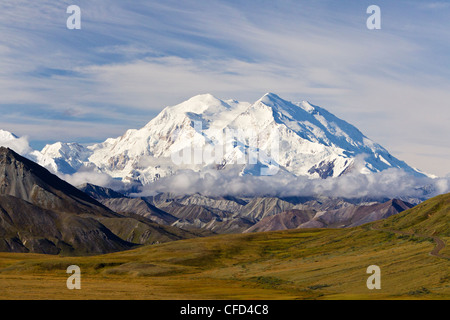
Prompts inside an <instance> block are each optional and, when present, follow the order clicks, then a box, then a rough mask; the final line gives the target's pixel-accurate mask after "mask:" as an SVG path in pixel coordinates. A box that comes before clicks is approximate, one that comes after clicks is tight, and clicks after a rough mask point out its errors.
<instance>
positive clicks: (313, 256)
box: [0, 225, 450, 299]
mask: <svg viewBox="0 0 450 320" xmlns="http://www.w3.org/2000/svg"><path fill="white" fill-rule="evenodd" d="M442 239H443V240H444V241H445V242H446V243H447V244H448V243H449V237H443V238H442ZM433 247H434V243H433V242H432V241H431V240H430V239H427V238H418V237H413V236H405V235H398V234H393V233H390V232H385V231H377V230H373V229H372V228H371V227H370V225H366V226H363V227H359V228H353V229H336V230H333V229H326V230H324V229H321V230H319V229H317V230H289V231H279V232H266V233H256V234H238V235H222V236H214V237H208V238H197V239H189V240H182V241H176V242H171V243H165V244H159V245H153V246H144V247H141V248H138V249H135V250H130V251H125V252H120V253H114V254H107V255H101V256H91V257H60V256H47V255H37V254H12V253H0V299H449V298H450V261H449V260H448V259H444V258H438V257H433V256H430V255H429V252H430V251H431V250H432V249H433ZM447 249H448V246H447V247H446V248H445V251H446V252H447V253H448V250H447ZM72 264H75V265H78V266H79V267H80V268H81V290H68V289H67V287H66V280H67V277H68V276H69V275H67V274H66V268H67V267H68V266H69V265H72ZM373 264H375V265H378V266H379V267H380V268H381V290H369V289H367V287H366V280H367V278H368V277H369V274H366V269H367V267H368V266H369V265H373Z"/></svg>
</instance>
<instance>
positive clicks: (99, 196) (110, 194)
mask: <svg viewBox="0 0 450 320" xmlns="http://www.w3.org/2000/svg"><path fill="white" fill-rule="evenodd" d="M77 188H78V189H79V190H80V191H83V192H84V193H86V194H87V195H89V196H90V197H91V198H94V199H96V200H103V199H117V198H126V196H125V195H124V194H122V193H120V192H117V191H114V190H113V189H110V188H104V187H100V186H96V185H94V184H91V183H85V184H83V185H81V186H78V187H77Z"/></svg>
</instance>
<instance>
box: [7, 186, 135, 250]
mask: <svg viewBox="0 0 450 320" xmlns="http://www.w3.org/2000/svg"><path fill="white" fill-rule="evenodd" d="M133 246H134V245H133V244H132V243H128V242H126V241H124V240H122V239H120V238H119V237H118V236H116V235H115V234H113V233H112V232H111V231H110V230H109V229H108V228H106V227H105V226H104V225H102V224H101V223H100V222H98V221H97V220H96V219H94V218H93V217H89V216H80V215H78V214H70V213H65V212H56V211H53V210H48V209H43V208H41V207H38V206H35V205H33V204H31V203H29V202H27V201H25V200H22V199H19V198H16V197H13V196H9V195H0V251H11V252H34V253H45V254H59V253H62V254H65V255H86V254H102V253H107V252H115V251H121V250H127V249H130V248H132V247H133Z"/></svg>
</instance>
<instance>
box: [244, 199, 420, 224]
mask: <svg viewBox="0 0 450 320" xmlns="http://www.w3.org/2000/svg"><path fill="white" fill-rule="evenodd" d="M412 207H413V205H412V204H410V203H407V202H403V201H401V200H398V199H393V200H389V201H387V202H384V203H376V204H371V205H348V206H345V207H342V208H340V209H335V210H327V211H315V210H298V209H292V210H288V211H284V212H281V213H278V214H276V215H274V216H269V217H266V218H264V219H262V220H261V221H259V222H258V223H256V224H255V225H254V226H252V227H251V228H249V229H247V230H246V231H245V232H260V231H275V230H285V229H296V228H346V227H355V226H359V225H362V224H364V223H368V222H372V221H376V220H381V219H385V218H388V217H390V216H392V215H394V214H397V213H400V212H402V211H404V210H407V209H409V208H412Z"/></svg>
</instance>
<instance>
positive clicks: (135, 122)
mask: <svg viewBox="0 0 450 320" xmlns="http://www.w3.org/2000/svg"><path fill="white" fill-rule="evenodd" d="M72 4H76V5H78V6H79V7H80V8H81V15H82V16H81V27H82V29H81V30H68V29H67V28H66V20H67V18H68V16H69V14H67V13H66V8H67V7H68V6H69V5H72ZM371 4H376V5H378V6H379V7H380V8H381V19H382V22H381V27H382V29H381V30H368V29H367V28H366V20H367V18H368V16H369V15H368V14H367V13H366V9H367V7H368V6H369V5H371ZM448 17H450V1H345V0H344V1H320V0H316V1H313V0H310V1H298V0H292V1H288V0H277V1H268V0H246V1H244V0H240V1H237V0H234V1H218V0H208V1H206V0H203V1H200V0H195V1H191V0H184V1H141V0H136V1H120V0H108V1H106V0H97V1H76V0H71V1H45V0H43V1H29V0H27V1H23V0H4V1H2V2H1V3H0V113H1V117H0V128H1V129H4V130H8V131H11V132H14V133H15V134H16V135H19V136H22V135H26V136H28V138H29V140H30V141H31V143H32V145H33V146H34V147H37V148H41V147H42V146H43V145H44V144H45V143H48V142H54V141H61V140H62V141H67V142H70V141H77V142H82V143H89V142H99V141H103V140H104V139H106V138H108V137H116V136H119V135H121V134H123V133H124V131H125V130H126V129H129V128H139V127H142V126H144V125H145V124H146V123H147V122H148V121H150V120H151V119H152V118H153V117H154V116H155V115H156V114H157V113H158V112H159V111H160V110H162V109H163V108H164V107H165V106H167V105H174V104H177V103H179V102H182V101H184V100H186V99H188V98H189V97H191V96H194V95H196V94H201V93H207V92H208V93H212V94H214V95H215V96H217V97H219V98H223V99H231V98H233V99H237V100H243V101H249V102H253V101H255V100H257V99H258V98H260V97H261V96H262V95H263V94H264V93H266V92H275V93H277V94H278V95H280V96H281V97H283V98H285V99H288V100H293V101H300V100H308V101H310V102H311V103H314V104H316V105H319V106H321V107H323V108H325V109H327V110H329V111H330V112H332V113H334V114H335V115H337V116H338V117H340V118H342V119H344V120H346V121H348V122H350V123H352V124H354V125H355V126H357V127H358V128H359V129H360V130H361V131H362V132H363V133H364V134H366V135H367V136H368V137H370V138H371V139H373V140H375V141H376V142H378V143H380V144H381V145H382V146H384V147H385V148H387V149H388V150H389V151H390V152H391V153H392V154H394V155H395V156H397V157H398V158H400V159H402V160H405V161H406V162H407V163H408V164H410V165H412V166H414V167H417V168H419V169H422V170H425V171H427V172H430V173H434V174H438V175H445V174H447V173H448V172H449V171H450V168H449V159H450V142H449V141H450V140H449V136H450V126H449V120H450V110H449V105H450V102H449V101H450V67H449V63H448V62H449V58H448V57H450V19H448Z"/></svg>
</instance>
